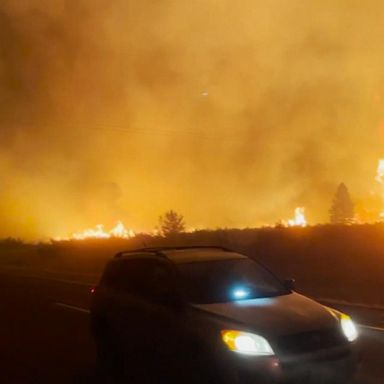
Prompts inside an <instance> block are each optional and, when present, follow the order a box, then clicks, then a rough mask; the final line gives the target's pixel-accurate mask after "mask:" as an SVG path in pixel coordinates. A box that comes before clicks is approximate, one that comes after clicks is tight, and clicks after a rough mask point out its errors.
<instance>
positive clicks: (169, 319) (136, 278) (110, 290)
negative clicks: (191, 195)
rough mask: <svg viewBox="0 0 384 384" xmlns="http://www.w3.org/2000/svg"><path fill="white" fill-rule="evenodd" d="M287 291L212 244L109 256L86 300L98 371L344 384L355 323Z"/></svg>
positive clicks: (162, 379) (167, 378)
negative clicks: (89, 300) (98, 279)
mask: <svg viewBox="0 0 384 384" xmlns="http://www.w3.org/2000/svg"><path fill="white" fill-rule="evenodd" d="M292 285H293V284H292V281H286V282H282V281H280V280H279V279H278V278H277V277H276V276H274V275H273V274H272V273H271V272H270V271H269V270H268V269H266V268H265V267H263V266H261V265H260V264H259V263H257V262H255V261H254V260H251V259H250V258H248V257H246V256H244V255H242V254H239V253H237V252H234V251H231V250H228V249H225V248H220V247H177V248H175V247H174V248H168V247H167V248H165V247H163V248H144V249H138V250H133V251H127V252H121V253H118V254H117V255H116V256H115V257H114V258H113V259H112V260H111V261H109V263H108V264H107V266H106V268H105V271H104V274H103V276H102V278H101V281H100V283H99V285H98V286H97V287H96V288H95V289H94V290H93V292H94V293H93V295H92V296H93V299H92V305H91V327H92V333H93V335H94V338H95V340H96V345H97V348H98V356H99V359H100V366H101V367H102V368H103V372H108V375H109V376H113V375H114V376H116V377H118V378H119V380H120V379H122V380H123V381H124V382H130V383H131V382H137V383H171V382H172V383H197V382H198V383H205V382H206V383H280V382H286V381H288V380H289V382H291V380H292V382H295V383H305V384H308V383H312V382H321V383H328V382H332V383H337V384H340V383H343V382H347V381H348V380H349V379H350V377H351V376H352V374H353V371H354V368H355V365H356V356H355V355H356V353H355V351H354V349H355V341H356V339H357V337H358V332H357V329H356V327H355V325H354V323H353V322H352V320H351V318H350V317H349V316H347V315H345V314H343V313H340V312H338V311H336V310H334V309H331V308H328V307H324V306H323V305H321V304H319V303H317V302H315V301H313V300H311V299H309V298H307V297H305V296H302V295H300V294H298V293H296V292H294V291H293V290H292V289H293V286H292ZM119 382H120V381H119Z"/></svg>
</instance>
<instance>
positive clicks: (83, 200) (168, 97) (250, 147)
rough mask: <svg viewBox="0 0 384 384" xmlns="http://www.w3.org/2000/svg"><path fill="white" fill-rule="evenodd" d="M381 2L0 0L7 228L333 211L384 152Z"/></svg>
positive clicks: (43, 231) (205, 222)
mask: <svg viewBox="0 0 384 384" xmlns="http://www.w3.org/2000/svg"><path fill="white" fill-rule="evenodd" d="M382 11H384V5H383V4H382V2H380V1H373V0H372V1H368V2H365V3H364V5H362V4H360V3H359V2H356V1H350V0H348V1H347V0H344V1H339V2H334V1H331V0H326V1H322V2H303V1H300V0H289V1H288V0H273V1H259V2H257V3H256V2H254V1H252V0H247V1H243V2H242V3H241V4H237V3H233V2H231V1H229V0H220V1H219V0H195V1H193V2H190V1H180V0H165V1H161V2H160V1H155V0H143V1H140V2H138V1H132V0H125V1H123V0H121V1H114V2H105V1H101V0H92V1H90V0H55V1H53V0H32V1H22V0H20V1H12V0H8V1H2V2H1V5H0V148H1V151H0V172H1V173H0V175H1V178H0V214H1V217H2V220H1V223H0V235H1V236H3V235H4V236H5V235H15V236H22V237H26V238H41V237H45V236H54V235H65V234H67V233H68V232H71V231H76V230H79V229H82V228H83V227H89V226H93V225H94V224H97V223H99V222H102V223H104V224H105V225H107V226H111V225H112V224H114V223H115V222H116V221H117V220H118V219H122V220H123V221H124V222H125V224H126V225H127V226H128V227H133V228H136V229H139V230H140V229H143V230H144V229H151V228H153V227H154V226H155V225H156V222H157V218H158V216H159V215H160V214H162V213H163V212H164V211H165V210H167V209H169V208H173V209H175V210H177V211H180V212H181V213H183V214H184V215H185V218H186V222H187V224H189V225H191V226H211V227H216V226H255V225H260V224H264V223H274V222H277V221H278V220H279V219H281V218H287V217H290V216H292V211H293V209H294V207H296V206H305V207H306V213H307V216H308V219H309V221H310V222H312V223H314V222H323V221H325V220H327V210H328V206H329V203H330V200H331V198H332V194H333V193H334V190H335V189H336V186H337V184H338V183H339V182H340V181H344V182H345V183H346V184H347V186H348V187H349V189H350V192H351V194H352V196H356V197H361V196H365V195H367V194H368V192H369V190H370V189H371V187H372V186H373V185H374V175H375V170H376V165H377V159H378V158H379V157H380V156H381V155H382V153H383V149H382V148H383V144H384V143H383V133H384V129H383V127H384V126H383V123H384V119H383V118H384V116H383V112H382V106H383V103H384V80H383V79H384V76H383V75H384V67H383V66H382V61H383V53H382V50H381V37H382V36H383V33H384V25H383V24H382V22H381V20H380V15H381V13H382Z"/></svg>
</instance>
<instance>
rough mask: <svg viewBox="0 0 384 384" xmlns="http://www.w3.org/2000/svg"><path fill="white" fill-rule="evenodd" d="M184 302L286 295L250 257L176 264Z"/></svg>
mask: <svg viewBox="0 0 384 384" xmlns="http://www.w3.org/2000/svg"><path fill="white" fill-rule="evenodd" d="M178 269H179V272H180V278H181V286H182V291H183V294H184V296H185V298H186V300H187V301H189V302H191V303H196V304H208V303H219V302H228V301H237V300H249V299H255V298H266V297H272V296H279V295H285V294H288V293H289V291H288V290H287V289H286V288H285V287H284V286H283V284H282V283H281V282H280V281H279V280H278V279H277V278H276V277H275V276H273V275H272V273H270V272H269V271H268V270H266V269H265V268H263V267H262V266H261V265H259V264H257V263H256V262H254V261H252V260H250V259H230V260H215V261H206V262H194V263H185V264H179V265H178Z"/></svg>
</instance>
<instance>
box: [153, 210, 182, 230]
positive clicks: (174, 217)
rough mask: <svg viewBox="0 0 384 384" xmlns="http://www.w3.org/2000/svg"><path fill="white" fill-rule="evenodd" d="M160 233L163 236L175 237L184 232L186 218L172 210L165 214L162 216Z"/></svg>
mask: <svg viewBox="0 0 384 384" xmlns="http://www.w3.org/2000/svg"><path fill="white" fill-rule="evenodd" d="M159 222H160V232H161V234H162V235H163V236H168V235H173V234H176V233H180V232H184V230H185V223H184V217H183V216H182V215H180V214H178V213H177V212H175V211H173V210H172V209H171V210H169V211H167V212H165V214H164V216H160V218H159Z"/></svg>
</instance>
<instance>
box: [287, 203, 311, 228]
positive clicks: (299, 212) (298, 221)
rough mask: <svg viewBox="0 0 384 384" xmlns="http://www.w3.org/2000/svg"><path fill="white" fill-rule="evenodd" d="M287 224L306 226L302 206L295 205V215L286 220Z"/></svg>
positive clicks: (290, 225)
mask: <svg viewBox="0 0 384 384" xmlns="http://www.w3.org/2000/svg"><path fill="white" fill-rule="evenodd" d="M288 226H289V227H306V226H307V220H306V218H305V208H304V207H297V208H296V209H295V217H294V218H293V219H291V220H288Z"/></svg>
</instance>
